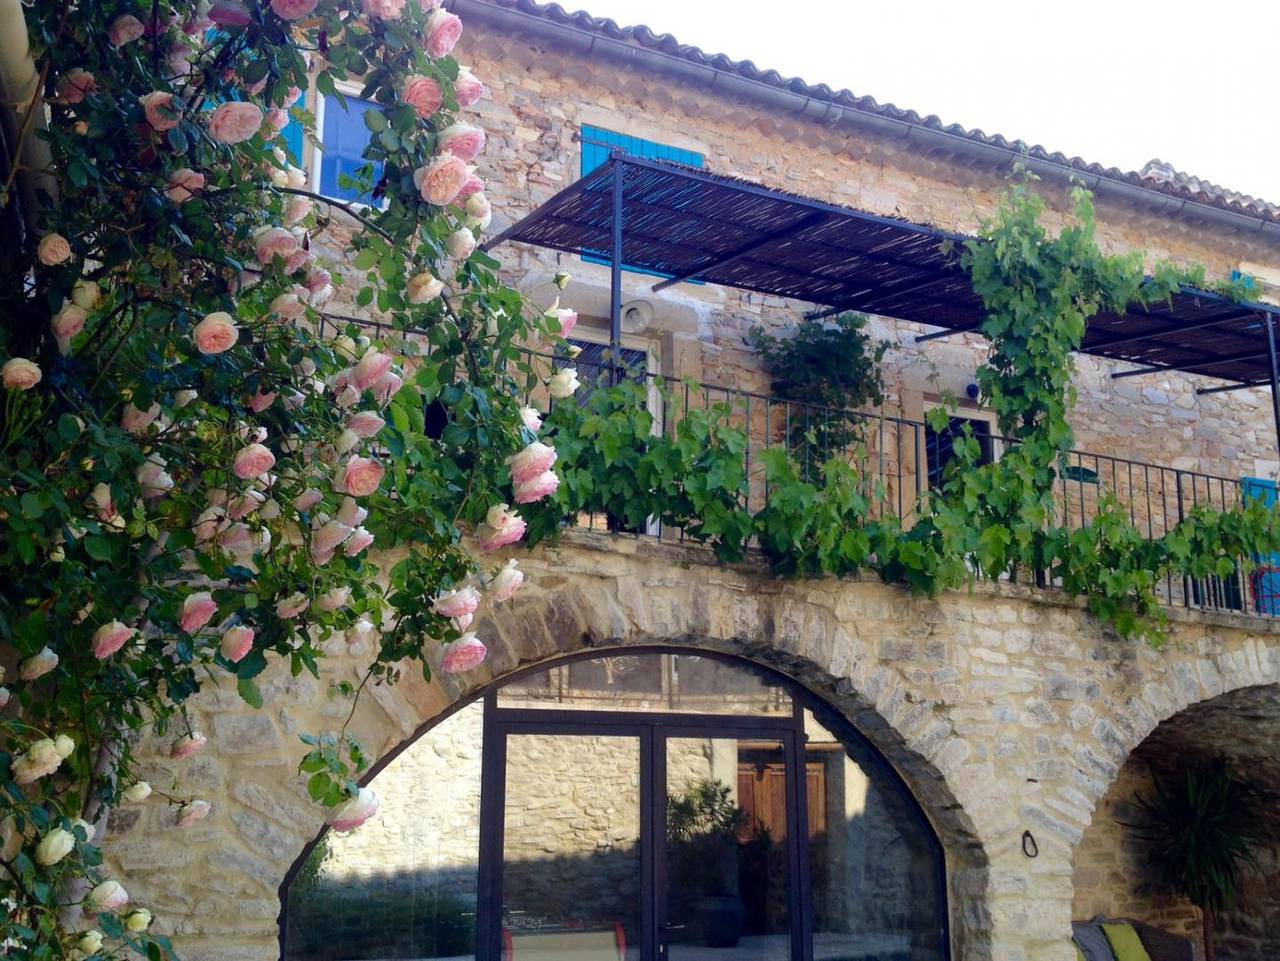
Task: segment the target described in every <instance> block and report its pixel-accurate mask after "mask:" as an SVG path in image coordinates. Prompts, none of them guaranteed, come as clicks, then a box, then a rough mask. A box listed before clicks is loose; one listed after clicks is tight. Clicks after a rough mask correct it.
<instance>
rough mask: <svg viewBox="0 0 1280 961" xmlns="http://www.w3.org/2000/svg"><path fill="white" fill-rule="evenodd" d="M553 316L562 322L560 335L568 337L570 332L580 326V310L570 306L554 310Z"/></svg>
mask: <svg viewBox="0 0 1280 961" xmlns="http://www.w3.org/2000/svg"><path fill="white" fill-rule="evenodd" d="M552 316H553V317H555V319H556V320H558V321H559V322H560V336H561V337H568V336H569V332H570V331H572V330H573V328H575V327H577V326H578V312H577V311H576V310H570V309H569V308H568V307H561V308H560V309H559V310H555V311H553V312H552Z"/></svg>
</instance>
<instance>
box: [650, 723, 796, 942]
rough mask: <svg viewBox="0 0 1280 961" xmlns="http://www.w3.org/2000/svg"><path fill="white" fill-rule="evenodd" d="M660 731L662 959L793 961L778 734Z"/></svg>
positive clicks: (789, 846) (786, 768) (788, 819)
mask: <svg viewBox="0 0 1280 961" xmlns="http://www.w3.org/2000/svg"><path fill="white" fill-rule="evenodd" d="M719 733H720V732H709V733H708V734H706V735H701V736H691V737H668V738H666V739H665V741H664V743H665V751H662V750H661V749H660V757H661V759H662V761H664V762H665V777H664V779H663V781H664V793H665V797H664V799H663V800H664V802H665V817H666V824H665V837H664V838H663V839H662V841H661V842H660V853H659V858H658V863H659V865H660V868H659V871H658V877H659V879H660V884H661V886H662V887H663V888H665V891H662V892H660V893H659V912H660V917H659V932H658V943H659V955H658V956H659V958H660V959H662V961H792V959H793V958H796V957H799V955H796V954H794V953H793V952H794V951H795V950H796V949H797V944H796V940H797V939H794V938H793V936H792V923H791V919H792V916H793V908H794V905H793V901H792V899H793V894H794V892H793V890H792V883H793V882H792V876H793V871H794V864H793V851H794V847H795V846H794V844H793V843H792V840H791V839H792V838H794V833H795V832H794V828H793V824H792V820H793V812H794V810H795V801H794V796H795V795H794V792H795V784H794V779H793V776H792V773H791V765H790V764H789V759H790V757H791V753H790V751H789V749H788V742H787V741H786V740H781V739H774V738H770V737H768V736H767V735H766V736H765V737H758V736H742V735H738V736H732V735H731V736H716V735H717V734H719Z"/></svg>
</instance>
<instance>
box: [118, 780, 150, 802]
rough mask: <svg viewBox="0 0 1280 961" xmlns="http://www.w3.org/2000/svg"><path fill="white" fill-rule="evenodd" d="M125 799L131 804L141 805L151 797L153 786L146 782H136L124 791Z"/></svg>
mask: <svg viewBox="0 0 1280 961" xmlns="http://www.w3.org/2000/svg"><path fill="white" fill-rule="evenodd" d="M123 797H124V799H125V800H126V801H128V802H129V803H130V804H141V803H142V802H143V801H145V800H146V799H147V798H149V797H151V785H150V784H148V783H147V782H146V781H134V782H133V783H132V784H130V785H129V786H128V787H127V788H125V789H124V792H123Z"/></svg>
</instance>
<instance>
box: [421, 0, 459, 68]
mask: <svg viewBox="0 0 1280 961" xmlns="http://www.w3.org/2000/svg"><path fill="white" fill-rule="evenodd" d="M461 36H462V21H461V20H460V19H458V15H457V14H454V13H450V12H449V11H447V10H444V9H436V10H434V11H432V13H431V16H429V17H427V29H426V34H425V36H424V37H423V41H424V42H425V44H426V48H427V56H428V57H447V56H449V54H450V53H452V52H453V48H454V47H455V46H456V45H457V43H458V38H459V37H461Z"/></svg>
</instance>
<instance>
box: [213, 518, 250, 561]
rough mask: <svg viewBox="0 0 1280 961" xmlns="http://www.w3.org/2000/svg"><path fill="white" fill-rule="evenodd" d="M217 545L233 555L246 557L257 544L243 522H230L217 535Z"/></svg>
mask: <svg viewBox="0 0 1280 961" xmlns="http://www.w3.org/2000/svg"><path fill="white" fill-rule="evenodd" d="M218 546H219V547H221V548H222V549H223V550H224V551H226V552H227V553H228V554H230V555H232V556H233V557H247V556H248V555H250V554H252V553H253V551H254V548H255V547H256V546H257V544H256V543H255V542H254V539H253V532H252V531H251V530H249V528H248V527H246V526H245V525H244V524H231V525H230V526H228V527H227V528H226V529H225V530H224V531H222V533H220V534H219V535H218Z"/></svg>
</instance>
